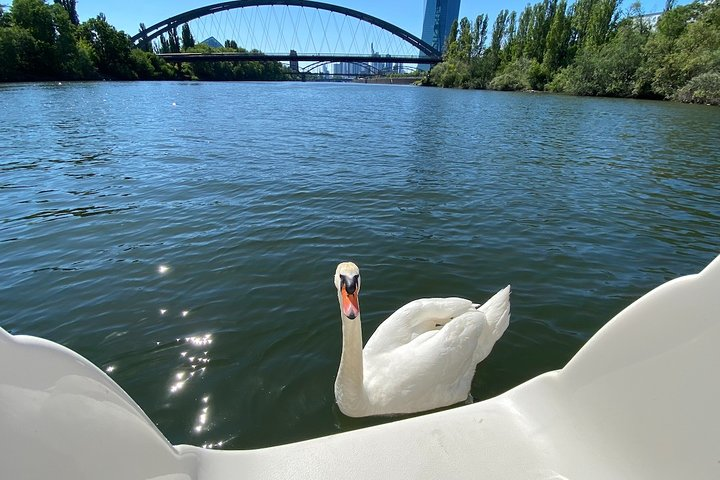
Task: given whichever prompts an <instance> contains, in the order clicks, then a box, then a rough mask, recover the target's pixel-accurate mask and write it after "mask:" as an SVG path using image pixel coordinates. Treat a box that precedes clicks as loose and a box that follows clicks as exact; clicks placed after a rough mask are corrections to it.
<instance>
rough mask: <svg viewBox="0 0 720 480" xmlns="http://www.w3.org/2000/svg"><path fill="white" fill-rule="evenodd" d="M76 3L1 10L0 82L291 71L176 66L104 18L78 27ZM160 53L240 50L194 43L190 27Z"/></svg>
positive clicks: (271, 66) (255, 75) (283, 73)
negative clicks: (135, 42) (215, 47)
mask: <svg viewBox="0 0 720 480" xmlns="http://www.w3.org/2000/svg"><path fill="white" fill-rule="evenodd" d="M75 6H76V1H75V0H55V2H54V3H53V4H48V3H46V2H45V1H44V0H14V1H13V3H12V6H11V8H10V10H9V11H5V10H4V9H3V7H2V6H0V81H17V80H46V79H54V80H93V79H114V80H154V79H175V78H180V79H183V78H187V79H203V80H283V79H287V78H288V77H289V73H288V71H287V69H286V68H284V67H283V66H282V65H281V64H280V63H279V62H270V61H268V62H248V63H242V62H217V63H213V62H207V63H195V64H187V63H184V64H182V65H180V66H177V65H172V64H169V63H167V62H165V61H164V60H163V59H162V58H160V57H158V56H157V55H156V54H155V53H154V52H153V49H152V46H150V45H145V46H144V48H135V47H134V46H133V44H132V42H131V41H130V36H129V35H127V34H126V33H125V32H123V31H118V30H116V29H115V27H113V26H112V25H110V24H109V23H108V21H107V19H106V18H105V16H104V15H103V14H100V15H98V16H97V17H96V18H91V19H89V20H87V21H86V22H82V23H80V21H79V18H78V15H77V11H76V8H75ZM161 45H162V46H161V50H162V51H164V52H179V51H181V50H182V51H202V52H206V53H207V52H210V51H217V50H222V51H238V52H242V51H244V50H242V49H241V48H238V46H237V45H236V44H235V42H233V41H228V42H226V48H222V49H211V48H210V47H208V46H207V45H203V44H197V45H196V44H195V40H194V39H193V38H192V34H191V33H190V29H189V28H188V26H187V25H184V26H183V28H182V35H181V37H179V36H178V34H177V31H175V30H172V31H170V34H169V39H166V38H165V37H163V38H161Z"/></svg>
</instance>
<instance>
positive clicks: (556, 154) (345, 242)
mask: <svg viewBox="0 0 720 480" xmlns="http://www.w3.org/2000/svg"><path fill="white" fill-rule="evenodd" d="M0 100H1V101H2V102H1V107H0V109H1V112H2V120H1V122H0V151H2V155H1V156H0V171H1V173H0V200H1V201H2V216H1V217H0V252H2V254H1V255H0V271H1V272H2V276H1V277H0V302H1V303H0V305H2V312H3V315H2V316H1V317H0V326H2V327H3V328H5V329H7V330H9V331H10V332H12V333H16V334H31V335H38V336H41V337H45V338H49V339H51V340H54V341H56V342H59V343H61V344H63V345H66V346H68V347H70V348H72V349H73V350H76V351H77V352H79V353H80V354H82V355H84V356H85V357H87V358H88V359H90V360H91V361H92V362H94V363H95V364H97V365H98V366H100V367H101V368H103V369H105V370H106V371H108V372H109V375H110V376H112V377H113V378H114V379H115V380H116V381H117V382H118V383H119V384H120V385H121V386H122V387H123V388H124V389H125V390H127V392H128V393H129V394H130V395H131V396H132V397H133V398H134V399H135V400H136V401H137V402H138V403H139V404H140V406H141V407H142V408H143V409H144V410H145V411H146V412H147V414H148V415H149V417H150V418H151V419H152V420H153V421H154V422H155V423H156V424H157V425H158V427H159V428H160V430H161V431H162V432H163V433H164V434H165V435H166V436H167V437H168V438H169V440H170V441H171V442H173V443H189V444H195V445H205V446H212V447H213V448H216V447H220V448H251V447H260V446H267V445H276V444H281V443H286V442H291V441H296V440H301V439H306V438H312V437H317V436H321V435H327V434H331V433H336V432H340V431H346V430H350V429H354V428H359V427H363V426H367V425H373V424H377V423H381V422H386V421H393V420H395V418H391V419H388V418H380V419H378V418H374V419H364V420H353V419H349V418H346V417H344V416H343V415H342V414H341V413H340V412H339V411H338V409H337V407H336V406H335V405H334V398H333V382H334V378H335V373H336V369H337V366H338V362H339V358H340V342H341V331H340V318H339V309H338V306H337V299H336V294H335V291H334V287H333V285H332V274H333V273H334V270H335V266H336V264H337V263H338V262H339V261H342V260H346V259H352V260H354V261H355V262H357V263H358V264H359V265H360V267H361V269H362V272H363V292H362V298H361V306H362V308H363V312H364V315H363V321H364V325H363V326H364V335H365V338H366V339H367V338H368V337H369V336H370V334H372V332H373V331H374V329H375V328H376V326H377V325H378V324H379V322H381V321H382V320H383V319H384V318H385V316H386V315H388V314H389V313H391V312H392V311H394V309H395V308H397V307H398V306H400V305H402V304H404V303H405V302H407V301H409V300H412V299H414V298H418V297H423V296H445V295H457V296H465V297H468V298H471V299H474V300H476V301H484V300H485V299H487V298H488V297H489V296H490V295H491V294H492V293H494V292H495V291H496V290H498V289H500V288H501V287H503V286H505V285H507V284H509V283H510V284H512V286H513V297H512V301H513V304H512V319H511V324H510V327H509V329H508V330H507V332H506V333H505V335H504V336H503V338H502V339H501V340H500V342H499V343H498V344H497V345H496V347H495V349H494V350H493V352H492V354H491V355H490V357H489V358H488V359H487V360H486V361H484V362H483V363H482V364H481V365H480V367H479V368H478V371H477V374H476V377H475V380H474V382H473V388H472V395H473V397H474V398H475V399H476V400H480V399H484V398H488V397H491V396H494V395H497V394H499V393H502V392H504V391H506V390H508V389H510V388H512V387H513V386H515V385H518V384H519V383H521V382H523V381H525V380H527V379H529V378H531V377H533V376H535V375H537V374H539V373H542V372H545V371H548V370H552V369H557V368H561V367H562V366H563V365H564V363H565V362H566V361H567V360H568V359H569V358H571V357H572V355H574V354H575V353H576V352H577V350H578V349H579V348H580V347H581V346H582V345H583V343H584V342H585V341H586V340H587V339H588V338H589V337H590V336H592V334H593V333H595V332H596V331H597V330H598V329H599V328H600V327H601V326H602V325H603V324H604V323H605V322H606V321H607V320H608V319H609V318H611V317H612V316H613V315H614V314H616V313H617V312H618V311H620V310H621V309H622V308H623V307H624V306H626V305H628V304H629V303H630V302H632V301H633V300H634V299H636V298H637V297H638V296H640V295H642V294H643V293H644V292H646V291H648V290H650V289H651V288H653V287H655V286H657V285H658V284H660V283H662V282H663V281H665V280H668V279H670V278H673V277H676V276H679V275H684V274H689V273H694V272H697V271H699V270H700V269H702V267H703V266H705V265H706V264H707V263H708V262H710V260H712V259H713V258H714V257H715V256H716V255H717V254H718V253H720V249H719V248H718V239H720V189H718V184H720V154H719V153H718V152H720V135H718V132H719V131H720V110H718V109H717V108H709V107H703V106H688V105H679V104H673V103H660V102H640V101H627V100H608V99H592V98H572V97H561V96H552V95H534V94H508V93H494V92H477V91H456V90H440V89H425V88H416V87H401V86H381V85H347V84H343V85H336V84H310V83H308V84H298V83H292V84H291V83H283V84H251V83H79V84H63V85H55V84H35V85H0ZM3 368H21V366H20V365H13V366H7V365H6V366H4V367H3Z"/></svg>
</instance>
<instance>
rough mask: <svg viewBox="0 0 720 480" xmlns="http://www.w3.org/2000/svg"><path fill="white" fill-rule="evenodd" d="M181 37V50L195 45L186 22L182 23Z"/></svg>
mask: <svg viewBox="0 0 720 480" xmlns="http://www.w3.org/2000/svg"><path fill="white" fill-rule="evenodd" d="M181 37H182V49H183V51H185V50H187V49H188V48H192V47H194V46H195V39H194V38H193V35H192V33H191V32H190V26H189V25H188V24H187V23H184V24H183V26H182V32H181Z"/></svg>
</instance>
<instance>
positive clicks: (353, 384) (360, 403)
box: [335, 315, 366, 416]
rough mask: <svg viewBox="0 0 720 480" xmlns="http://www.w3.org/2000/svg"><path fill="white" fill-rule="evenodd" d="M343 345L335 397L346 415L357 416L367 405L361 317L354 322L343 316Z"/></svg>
mask: <svg viewBox="0 0 720 480" xmlns="http://www.w3.org/2000/svg"><path fill="white" fill-rule="evenodd" d="M342 332H343V345H342V354H341V356H340V367H339V369H338V375H337V379H336V380H335V397H336V399H337V402H338V406H339V407H340V410H342V412H343V413H345V414H346V415H351V416H353V415H352V414H357V413H358V412H359V410H362V409H363V408H364V406H365V403H366V395H365V388H364V386H363V355H362V327H361V323H360V316H359V315H358V316H357V317H356V318H354V319H353V320H350V319H349V318H347V317H345V316H344V315H342Z"/></svg>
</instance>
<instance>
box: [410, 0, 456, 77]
mask: <svg viewBox="0 0 720 480" xmlns="http://www.w3.org/2000/svg"><path fill="white" fill-rule="evenodd" d="M458 15H460V0H425V15H424V18H423V29H422V39H423V41H424V42H425V43H428V44H430V45H432V46H433V47H435V48H436V49H437V50H438V51H439V52H442V51H443V50H445V40H447V36H448V33H450V26H452V24H453V22H454V21H457V19H458ZM418 68H420V69H422V70H428V69H429V68H430V67H429V66H428V65H418Z"/></svg>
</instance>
